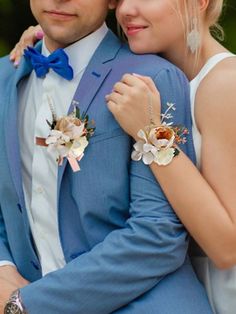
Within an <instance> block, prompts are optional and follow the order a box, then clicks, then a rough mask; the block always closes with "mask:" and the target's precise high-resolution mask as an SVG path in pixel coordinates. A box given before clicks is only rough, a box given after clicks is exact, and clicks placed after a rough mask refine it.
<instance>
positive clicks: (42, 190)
mask: <svg viewBox="0 0 236 314" xmlns="http://www.w3.org/2000/svg"><path fill="white" fill-rule="evenodd" d="M36 192H37V193H38V194H43V192H44V189H43V188H42V187H41V186H38V187H37V189H36Z"/></svg>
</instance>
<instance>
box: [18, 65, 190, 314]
mask: <svg viewBox="0 0 236 314" xmlns="http://www.w3.org/2000/svg"><path fill="white" fill-rule="evenodd" d="M155 82H156V84H157V86H158V87H159V90H160V92H161V95H162V103H163V104H164V103H166V102H174V103H175V104H176V107H177V110H176V112H175V113H174V115H175V121H174V122H175V123H176V122H178V123H182V124H184V125H185V126H186V127H188V128H190V113H189V108H188V106H189V93H188V84H187V81H186V80H185V78H184V77H183V76H182V74H180V72H178V70H176V69H171V70H170V69H169V70H162V71H161V72H160V73H159V74H158V75H157V76H156V78H155ZM182 148H183V150H185V152H186V153H189V152H190V150H191V149H192V146H191V139H190V143H189V144H186V145H185V146H184V147H182ZM190 154H192V152H190ZM129 210H130V218H129V219H128V220H127V223H126V226H125V228H122V229H117V230H115V231H113V232H111V233H110V234H109V235H108V236H107V237H106V238H105V239H104V241H103V242H101V243H99V244H98V245H96V246H95V247H94V248H93V249H92V250H91V251H90V252H88V253H85V254H83V255H81V256H79V257H78V258H76V259H74V260H73V261H72V262H70V263H68V264H67V265H66V266H65V267H64V268H63V269H61V270H58V271H55V272H53V273H51V274H48V275H47V276H45V277H44V278H42V279H40V280H38V281H36V282H34V283H32V284H30V285H29V286H27V287H25V288H23V289H21V295H22V299H23V302H24V304H25V306H26V309H27V310H28V312H29V313H34V314H37V313H42V310H43V311H44V313H48V314H58V313H81V314H84V313H87V314H108V313H111V312H113V311H115V310H116V309H118V308H120V307H122V306H125V305H126V304H128V303H130V302H131V301H132V300H134V299H135V298H137V297H138V296H140V295H141V294H143V293H145V292H146V291H148V290H149V289H151V288H152V287H154V286H155V285H156V284H158V282H159V281H160V280H161V279H162V278H163V276H165V275H166V274H169V273H170V272H173V271H175V270H176V269H177V268H178V267H180V266H181V265H182V263H183V262H184V260H185V256H186V250H187V235H186V231H185V229H184V228H183V226H182V224H181V223H180V221H179V219H178V218H177V217H176V215H175V214H174V212H173V210H172V208H171V207H170V204H169V203H168V201H167V199H166V198H165V196H164V195H163V193H162V190H161V187H160V186H159V184H158V183H157V182H156V180H155V178H154V177H153V175H152V173H151V171H150V169H149V167H148V166H145V165H144V164H143V163H142V162H131V168H130V209H129Z"/></svg>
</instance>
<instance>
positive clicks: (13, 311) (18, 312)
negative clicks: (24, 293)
mask: <svg viewBox="0 0 236 314" xmlns="http://www.w3.org/2000/svg"><path fill="white" fill-rule="evenodd" d="M4 314H27V313H26V311H25V309H24V306H23V304H22V301H21V297H20V291H19V290H16V291H14V292H13V293H12V294H11V296H10V298H9V300H8V301H7V303H6V305H5V308H4Z"/></svg>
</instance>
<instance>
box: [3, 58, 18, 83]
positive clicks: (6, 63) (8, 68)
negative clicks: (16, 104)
mask: <svg viewBox="0 0 236 314" xmlns="http://www.w3.org/2000/svg"><path fill="white" fill-rule="evenodd" d="M15 72H16V68H15V67H14V65H13V63H12V62H11V61H10V59H9V55H7V56H4V57H2V58H0V73H1V80H0V83H2V82H4V80H5V79H9V78H10V77H11V76H13V75H14V74H15Z"/></svg>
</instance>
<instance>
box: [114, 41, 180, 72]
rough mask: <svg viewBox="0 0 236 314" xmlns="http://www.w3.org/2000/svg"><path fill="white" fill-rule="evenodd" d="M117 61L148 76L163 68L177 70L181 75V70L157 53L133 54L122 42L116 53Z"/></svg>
mask: <svg viewBox="0 0 236 314" xmlns="http://www.w3.org/2000/svg"><path fill="white" fill-rule="evenodd" d="M117 60H118V63H120V64H123V65H124V64H126V65H127V69H129V67H135V68H136V69H137V70H141V71H142V72H143V71H144V72H145V73H147V75H148V74H149V75H150V76H155V75H157V74H158V73H160V72H161V71H163V70H166V71H173V72H176V73H177V72H178V73H179V74H181V75H183V76H184V74H183V72H182V71H181V70H180V69H179V68H177V67H176V66H175V65H174V64H172V63H171V62H169V61H168V60H166V59H164V58H163V57H161V56H159V55H157V54H135V53H133V52H132V51H131V50H130V49H129V47H128V45H127V44H123V45H122V47H121V49H120V51H119V55H118V58H117Z"/></svg>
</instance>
